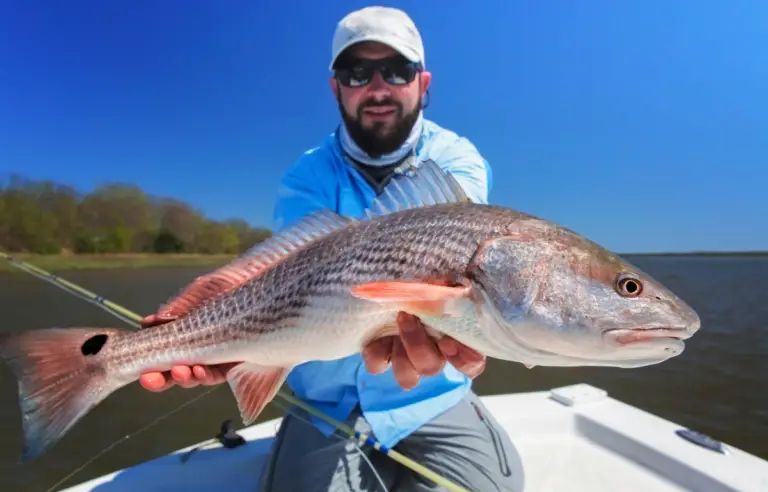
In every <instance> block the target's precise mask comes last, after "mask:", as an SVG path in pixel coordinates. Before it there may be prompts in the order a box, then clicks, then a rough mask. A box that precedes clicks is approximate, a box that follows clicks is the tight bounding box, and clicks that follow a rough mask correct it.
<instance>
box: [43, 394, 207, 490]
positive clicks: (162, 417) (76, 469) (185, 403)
mask: <svg viewBox="0 0 768 492" xmlns="http://www.w3.org/2000/svg"><path fill="white" fill-rule="evenodd" d="M217 389H219V387H214V388H209V389H208V390H206V391H205V392H204V393H203V394H200V395H197V396H196V397H194V398H191V399H190V400H189V401H187V402H184V403H182V404H181V405H179V406H178V407H176V408H175V409H173V410H171V411H170V412H167V413H165V415H161V416H160V417H158V418H156V419H155V420H153V421H152V422H150V423H149V424H147V425H145V426H144V427H141V428H140V429H139V430H137V431H136V432H134V433H133V434H126V435H125V436H123V437H121V438H120V439H117V440H115V442H113V443H112V444H110V445H109V446H107V447H105V448H104V449H102V450H101V451H99V452H98V453H96V454H95V455H94V456H93V457H91V458H90V459H88V460H87V461H86V462H85V463H83V464H82V465H80V466H79V467H77V468H75V470H73V471H72V472H70V473H69V474H68V475H67V476H65V477H64V478H62V479H61V480H59V481H58V482H56V483H55V484H54V485H53V486H52V487H51V488H49V489H48V490H46V491H45V492H51V491H52V490H54V489H55V488H56V487H58V486H59V485H61V484H62V483H64V482H66V481H67V480H69V479H70V478H72V477H73V476H74V475H75V474H77V473H79V472H81V471H82V470H83V469H84V468H85V467H86V466H88V465H90V464H91V463H93V462H94V461H96V460H97V459H99V457H101V456H102V455H104V454H106V453H107V452H108V451H110V450H111V449H112V448H114V447H115V446H117V445H118V444H121V443H123V442H125V441H127V440H128V439H130V438H131V437H134V436H137V435H139V434H141V433H142V432H144V431H145V430H147V429H149V428H150V427H152V426H154V425H156V424H158V423H160V422H161V421H162V420H163V419H165V418H167V417H170V416H171V415H173V414H174V413H176V412H178V411H179V410H181V409H182V408H184V407H187V406H189V405H191V404H192V403H194V402H196V401H197V400H199V399H201V398H202V397H204V396H208V395H209V394H210V393H212V392H213V391H216V390H217Z"/></svg>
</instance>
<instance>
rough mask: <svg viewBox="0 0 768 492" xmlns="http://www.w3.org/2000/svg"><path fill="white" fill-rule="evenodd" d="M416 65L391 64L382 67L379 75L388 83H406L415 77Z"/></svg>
mask: <svg viewBox="0 0 768 492" xmlns="http://www.w3.org/2000/svg"><path fill="white" fill-rule="evenodd" d="M416 72H417V70H416V67H414V66H413V65H411V64H407V65H393V66H387V67H384V68H382V70H381V76H382V77H383V78H384V80H386V81H387V83H388V84H392V85H406V84H410V83H411V82H413V79H414V78H416Z"/></svg>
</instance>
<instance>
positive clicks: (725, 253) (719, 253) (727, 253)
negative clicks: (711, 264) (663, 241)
mask: <svg viewBox="0 0 768 492" xmlns="http://www.w3.org/2000/svg"><path fill="white" fill-rule="evenodd" d="M620 255H621V256H707V257H727V256H730V257H737V256H738V257H755V256H768V251H681V252H674V251H673V252H668V253H664V252H658V253H654V252H650V253H621V254H620Z"/></svg>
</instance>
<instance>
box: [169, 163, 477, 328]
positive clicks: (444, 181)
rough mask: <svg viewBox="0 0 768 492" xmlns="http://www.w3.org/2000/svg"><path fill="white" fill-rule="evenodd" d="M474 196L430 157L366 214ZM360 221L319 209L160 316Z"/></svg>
mask: <svg viewBox="0 0 768 492" xmlns="http://www.w3.org/2000/svg"><path fill="white" fill-rule="evenodd" d="M469 201H470V199H469V198H468V197H467V195H466V193H464V190H463V189H462V188H461V186H460V185H459V184H458V182H456V180H455V179H454V178H453V177H452V176H451V175H449V174H447V173H445V172H444V171H443V170H442V169H441V168H440V167H439V166H438V165H437V164H435V162H434V161H431V160H429V161H426V162H424V163H423V164H422V165H421V166H419V167H418V168H416V169H415V170H411V171H408V172H406V173H405V174H402V175H397V176H395V177H393V178H392V180H391V181H390V182H389V184H388V185H387V186H386V187H385V188H384V191H383V192H382V193H381V195H379V196H378V197H377V198H376V199H375V200H374V201H373V202H372V204H371V206H370V207H368V209H366V210H365V212H364V215H365V216H366V217H367V218H368V219H370V218H373V217H378V216H382V215H387V214H390V213H394V212H398V211H401V210H406V209H412V208H421V207H428V206H430V205H437V204H444V203H459V202H469ZM355 222H357V221H356V220H355V219H351V218H347V217H343V216H341V215H339V214H337V213H335V212H333V211H331V210H328V209H324V210H320V211H317V212H314V213H312V214H310V215H308V216H306V217H304V218H303V219H301V220H300V221H298V222H297V223H296V224H295V225H293V226H290V227H288V228H286V229H285V230H283V231H281V232H280V233H278V234H276V235H274V236H272V237H270V238H268V239H266V240H264V241H263V242H261V243H259V244H257V245H256V246H254V247H253V248H251V249H250V250H248V251H247V252H246V253H245V254H243V255H242V256H241V257H239V258H237V259H236V260H234V261H232V262H231V263H229V264H227V265H225V266H223V267H221V268H219V269H218V270H215V271H214V272H212V273H210V274H208V275H206V276H205V277H204V278H203V279H197V280H195V281H194V282H192V284H190V285H189V286H188V287H186V288H185V289H184V290H183V291H182V292H181V293H179V295H177V296H176V297H174V298H172V299H171V300H169V301H168V302H167V303H166V304H165V305H163V306H162V307H161V308H160V310H159V311H158V313H157V316H158V317H160V318H163V319H175V318H178V317H180V316H184V315H186V314H189V312H191V311H192V310H194V309H198V308H200V307H201V306H202V305H203V304H205V303H207V302H208V301H210V300H212V299H215V298H217V297H219V296H221V295H222V294H225V293H227V292H229V291H231V290H233V289H235V288H237V287H239V286H241V285H243V284H245V283H246V282H248V281H249V280H251V279H253V278H255V277H257V276H258V275H259V274H261V272H263V271H264V270H266V269H268V268H269V267H271V266H272V265H275V264H276V263H279V262H280V261H281V260H283V259H284V258H286V257H287V256H289V255H291V254H292V253H294V252H295V251H297V250H299V249H300V248H303V247H304V246H306V245H307V244H309V243H310V242H311V241H313V240H315V239H317V238H318V237H321V236H324V235H326V234H329V233H331V232H333V231H336V230H338V229H341V228H343V227H346V226H347V225H349V224H352V223H355Z"/></svg>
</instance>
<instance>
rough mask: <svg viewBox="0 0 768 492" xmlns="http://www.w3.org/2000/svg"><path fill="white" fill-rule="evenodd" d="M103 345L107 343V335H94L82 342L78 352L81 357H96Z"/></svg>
mask: <svg viewBox="0 0 768 492" xmlns="http://www.w3.org/2000/svg"><path fill="white" fill-rule="evenodd" d="M105 343H107V335H103V334H101V335H94V336H92V337H91V338H89V339H88V340H86V341H85V342H83V345H82V346H81V347H80V351H81V352H82V353H83V355H96V354H98V353H99V352H100V351H101V349H102V348H103V347H104V344H105Z"/></svg>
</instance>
